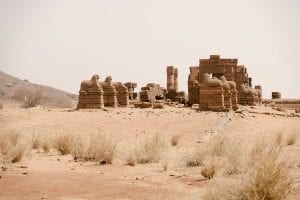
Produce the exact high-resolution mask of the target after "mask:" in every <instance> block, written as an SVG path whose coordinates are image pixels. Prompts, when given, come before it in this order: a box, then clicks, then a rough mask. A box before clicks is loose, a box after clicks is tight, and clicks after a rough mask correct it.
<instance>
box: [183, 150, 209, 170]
mask: <svg viewBox="0 0 300 200" xmlns="http://www.w3.org/2000/svg"><path fill="white" fill-rule="evenodd" d="M208 154H209V151H208V149H207V147H204V146H201V147H199V148H197V149H196V150H194V151H191V150H188V151H187V152H186V154H185V165H186V166H187V167H196V166H201V165H203V163H204V160H205V158H206V157H207V156H208Z"/></svg>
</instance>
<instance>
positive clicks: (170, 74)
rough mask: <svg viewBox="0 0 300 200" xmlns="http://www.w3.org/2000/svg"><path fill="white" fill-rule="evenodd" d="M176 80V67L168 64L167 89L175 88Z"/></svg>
mask: <svg viewBox="0 0 300 200" xmlns="http://www.w3.org/2000/svg"><path fill="white" fill-rule="evenodd" d="M174 86H175V82H174V67H173V66H167V90H170V89H175V87H174Z"/></svg>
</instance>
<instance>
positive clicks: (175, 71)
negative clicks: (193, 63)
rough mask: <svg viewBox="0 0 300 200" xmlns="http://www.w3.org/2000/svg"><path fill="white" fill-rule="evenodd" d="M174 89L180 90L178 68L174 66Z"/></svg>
mask: <svg viewBox="0 0 300 200" xmlns="http://www.w3.org/2000/svg"><path fill="white" fill-rule="evenodd" d="M174 89H175V91H176V92H178V69H177V68H174Z"/></svg>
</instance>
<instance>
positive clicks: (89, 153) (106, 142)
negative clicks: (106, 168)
mask: <svg viewBox="0 0 300 200" xmlns="http://www.w3.org/2000/svg"><path fill="white" fill-rule="evenodd" d="M84 155H85V156H84V158H85V159H87V160H96V161H99V162H100V163H107V164H111V163H112V162H113V160H114V159H115V158H116V155H117V142H114V141H113V140H112V139H111V138H110V137H106V136H103V135H92V136H91V138H90V141H89V144H88V147H87V149H86V151H85V154H84Z"/></svg>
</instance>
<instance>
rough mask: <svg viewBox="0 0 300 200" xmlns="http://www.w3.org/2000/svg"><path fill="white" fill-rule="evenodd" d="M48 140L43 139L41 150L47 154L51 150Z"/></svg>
mask: <svg viewBox="0 0 300 200" xmlns="http://www.w3.org/2000/svg"><path fill="white" fill-rule="evenodd" d="M49 140H50V138H44V140H43V141H42V144H41V146H42V149H43V151H44V152H45V153H48V152H49V151H50V149H51V142H50V141H49Z"/></svg>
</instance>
